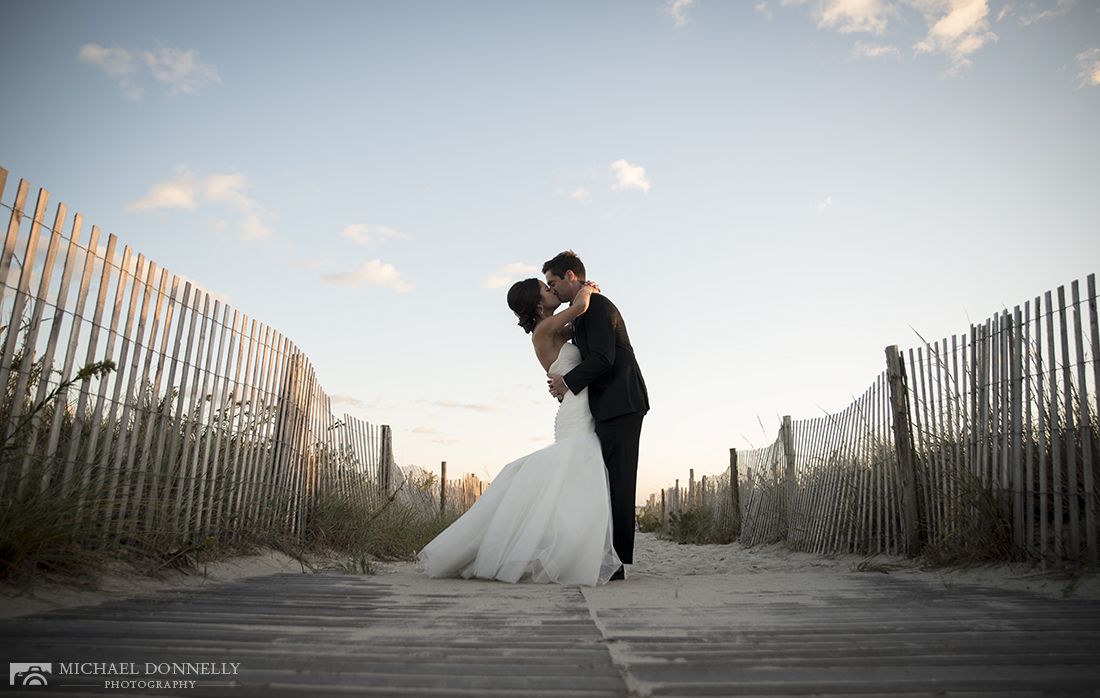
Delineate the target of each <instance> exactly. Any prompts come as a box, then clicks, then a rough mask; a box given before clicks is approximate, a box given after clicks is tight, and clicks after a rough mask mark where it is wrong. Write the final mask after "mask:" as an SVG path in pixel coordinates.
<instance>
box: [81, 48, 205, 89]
mask: <svg viewBox="0 0 1100 698" xmlns="http://www.w3.org/2000/svg"><path fill="white" fill-rule="evenodd" d="M198 55H199V52H198V51H196V50H194V49H190V50H187V51H184V50H182V49H178V48H173V47H170V46H160V47H158V48H156V49H155V50H152V51H142V50H133V51H131V50H127V49H124V48H120V47H118V46H115V47H113V48H105V47H103V46H100V45H99V44H84V45H83V46H81V47H80V50H79V51H78V52H77V54H76V59H77V61H78V62H80V63H85V64H87V65H92V66H95V67H97V68H99V69H101V70H102V71H103V72H105V73H106V74H107V75H109V76H111V77H112V78H114V79H115V82H116V83H117V84H118V86H119V87H120V88H121V89H122V94H123V96H124V97H126V98H127V99H130V100H133V101H135V102H140V101H141V98H142V96H143V95H144V93H145V90H144V89H143V88H141V87H140V86H139V85H138V77H139V70H138V69H139V67H140V68H144V69H147V70H148V71H149V73H150V74H151V75H152V77H153V79H155V80H157V81H159V82H162V83H164V84H166V85H167V86H168V88H169V89H168V96H170V97H171V96H175V95H178V94H181V93H182V94H189V95H197V94H198V93H199V90H200V89H202V88H204V87H207V86H209V85H220V84H221V81H222V80H221V77H220V76H219V75H218V69H217V67H216V66H214V65H213V64H212V63H203V62H202V61H200V60H199V59H198Z"/></svg>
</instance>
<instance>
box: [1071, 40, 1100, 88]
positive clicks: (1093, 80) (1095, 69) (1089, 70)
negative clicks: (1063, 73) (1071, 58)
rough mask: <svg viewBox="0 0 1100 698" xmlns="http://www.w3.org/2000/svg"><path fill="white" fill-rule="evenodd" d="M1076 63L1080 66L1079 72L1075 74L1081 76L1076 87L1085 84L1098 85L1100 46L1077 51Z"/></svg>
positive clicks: (1099, 76)
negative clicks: (1079, 82)
mask: <svg viewBox="0 0 1100 698" xmlns="http://www.w3.org/2000/svg"><path fill="white" fill-rule="evenodd" d="M1077 63H1078V65H1080V66H1081V72H1080V73H1078V74H1077V77H1079V78H1081V84H1080V85H1078V86H1077V88H1078V89H1080V88H1082V87H1084V86H1085V85H1093V86H1096V85H1100V48H1090V49H1089V50H1087V51H1083V52H1081V53H1078V54H1077Z"/></svg>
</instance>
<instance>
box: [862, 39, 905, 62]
mask: <svg viewBox="0 0 1100 698" xmlns="http://www.w3.org/2000/svg"><path fill="white" fill-rule="evenodd" d="M851 55H852V59H853V60H855V59H857V58H881V57H882V56H894V57H895V58H901V52H900V51H898V47H897V46H882V45H880V44H865V43H863V42H862V41H857V42H856V43H855V46H853V47H852V54H851Z"/></svg>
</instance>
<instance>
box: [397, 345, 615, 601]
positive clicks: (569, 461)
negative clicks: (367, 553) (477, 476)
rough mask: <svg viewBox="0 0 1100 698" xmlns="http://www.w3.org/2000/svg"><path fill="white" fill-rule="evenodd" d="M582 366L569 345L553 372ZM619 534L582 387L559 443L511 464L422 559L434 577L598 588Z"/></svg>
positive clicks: (561, 426)
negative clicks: (613, 535)
mask: <svg viewBox="0 0 1100 698" xmlns="http://www.w3.org/2000/svg"><path fill="white" fill-rule="evenodd" d="M580 361H581V355H580V350H579V349H577V347H575V346H573V345H572V344H566V345H564V346H563V347H562V348H561V351H560V352H559V354H558V358H557V359H556V360H555V361H554V363H553V364H551V366H550V372H551V373H560V374H563V375H564V374H565V373H568V372H569V371H570V370H571V369H572V368H573V367H574V366H576V365H577V364H579V363H580ZM611 533H612V530H611V498H610V495H609V493H608V485H607V469H606V468H605V467H604V463H603V453H602V452H601V450H600V441H599V438H598V437H597V436H596V432H595V422H594V421H593V419H592V412H591V411H590V410H589V408H588V391H587V390H582V391H581V392H580V393H578V394H576V395H573V394H572V393H571V392H568V393H567V394H566V396H565V398H564V399H563V400H562V401H561V404H560V405H559V406H558V411H557V415H556V417H555V419H554V443H552V444H550V445H549V446H547V447H546V448H544V449H542V450H539V451H535V452H534V453H531V454H529V455H526V456H523V457H522V458H520V459H518V460H515V461H512V462H511V463H509V464H508V465H506V466H504V468H503V469H502V470H501V471H500V473H499V474H498V475H497V476H496V478H494V479H493V482H492V483H491V484H490V485H489V486H488V487H486V488H485V491H484V492H483V493H482V494H481V497H479V498H478V500H477V501H476V502H474V505H473V506H472V507H470V510H469V511H467V512H466V513H465V514H463V515H462V516H461V517H460V518H459V519H458V520H457V521H455V522H454V523H453V524H451V526H450V527H448V528H447V530H445V531H443V532H442V533H440V534H439V535H438V536H436V538H435V539H434V540H433V541H432V542H431V543H428V545H426V546H425V547H424V549H423V550H421V551H420V553H419V554H418V556H417V557H418V558H419V559H420V561H421V563H422V564H423V565H424V571H425V572H427V573H428V575H429V576H431V577H465V578H470V577H478V578H482V579H499V580H501V581H505V582H518V581H521V580H526V581H533V582H557V583H559V584H584V585H595V584H601V583H606V582H607V580H608V578H610V576H611V574H612V573H613V572H615V570H617V569H618V568H619V566H620V564H619V558H618V556H617V555H616V554H615V549H614V548H613V547H612V542H611V540H612V539H611Z"/></svg>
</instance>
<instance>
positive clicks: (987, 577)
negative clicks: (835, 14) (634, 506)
mask: <svg viewBox="0 0 1100 698" xmlns="http://www.w3.org/2000/svg"><path fill="white" fill-rule="evenodd" d="M635 561H636V564H634V565H632V566H631V567H630V568H629V570H628V575H627V582H626V585H625V586H633V587H634V588H635V590H636V591H643V590H648V591H653V592H658V591H662V592H663V591H667V590H670V589H678V588H684V589H685V590H687V589H691V590H692V593H693V594H700V595H703V596H706V595H707V594H708V589H715V590H718V589H722V590H728V588H729V587H730V585H731V584H735V585H736V586H737V588H739V589H742V590H746V591H752V590H754V589H757V590H760V591H766V590H769V589H775V588H777V586H778V587H782V586H790V585H797V586H798V587H802V588H827V587H830V586H833V585H835V584H838V583H841V581H842V580H843V577H845V576H847V575H852V574H890V575H895V576H898V577H903V578H919V579H922V580H924V581H927V582H929V583H933V584H942V585H943V586H944V587H945V588H949V587H952V586H955V585H968V586H980V587H992V588H997V589H1005V590H1014V591H1028V592H1033V593H1038V594H1042V595H1044V596H1048V597H1052V598H1063V597H1072V598H1087V599H1100V579H1098V578H1097V576H1096V575H1094V574H1080V573H1077V574H1074V573H1071V572H1068V571H1066V570H1047V571H1043V570H1042V569H1041V568H1040V567H1038V566H1032V565H1027V564H997V565H981V566H972V567H963V568H950V569H939V570H924V569H921V568H919V567H917V566H916V565H915V564H914V563H913V562H911V561H909V560H906V559H905V558H901V557H891V556H876V557H870V558H866V557H861V556H857V555H839V556H835V557H822V556H819V555H811V554H809V553H799V552H793V551H791V550H788V549H787V548H786V547H785V546H783V545H782V544H777V545H761V546H756V547H753V548H744V547H742V546H741V545H740V544H739V543H731V544H729V545H700V546H696V545H678V544H676V543H673V542H671V541H666V540H662V539H660V538H657V536H656V535H654V534H648V533H643V534H638V536H637V541H636V550H635ZM317 562H318V561H314V564H315V565H316V564H317ZM376 569H377V573H378V574H379V575H385V576H390V575H409V576H417V577H420V576H422V575H423V572H422V570H421V569H420V565H419V563H415V562H387V563H378V564H377V566H376ZM286 572H290V573H303V572H304V573H308V572H309V568H308V567H306V566H304V565H303V564H301V563H300V562H299V561H298V560H295V559H294V558H292V557H290V556H288V555H286V554H284V553H280V552H276V551H263V552H260V553H258V554H256V555H249V556H242V557H235V558H232V559H229V560H224V561H221V562H216V563H211V564H209V565H206V566H205V568H204V569H201V570H193V571H190V572H179V571H170V572H164V573H161V574H159V575H157V576H152V577H151V576H146V575H142V574H139V573H137V572H136V571H134V570H132V569H126V568H122V567H118V568H115V569H114V570H104V571H101V572H100V573H98V574H96V575H94V576H93V577H92V578H91V579H90V580H86V581H85V582H84V583H83V585H82V586H77V585H75V584H73V583H71V582H58V581H38V582H36V583H35V584H34V585H33V586H27V585H26V584H22V585H20V584H12V583H4V584H0V617H3V618H11V617H16V616H21V615H27V614H30V613H38V612H42V611H49V610H52V609H58V608H71V607H76V606H84V605H92V604H98V603H102V602H104V601H111V600H116V599H122V598H129V597H135V596H145V595H149V594H152V593H155V592H157V591H159V590H161V589H175V588H185V587H201V586H203V585H208V584H216V583H218V582H226V581H232V580H235V579H241V578H246V577H258V576H264V575H269V574H276V573H286ZM631 582H634V584H631ZM621 588H623V586H620V585H619V584H618V583H614V584H611V585H608V586H607V587H602V588H600V590H597V591H599V593H598V594H589V593H586V596H588V597H589V598H590V601H598V598H599V597H600V596H603V595H604V594H605V593H610V592H612V591H613V590H615V589H621ZM640 600H641V599H639V601H640Z"/></svg>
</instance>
